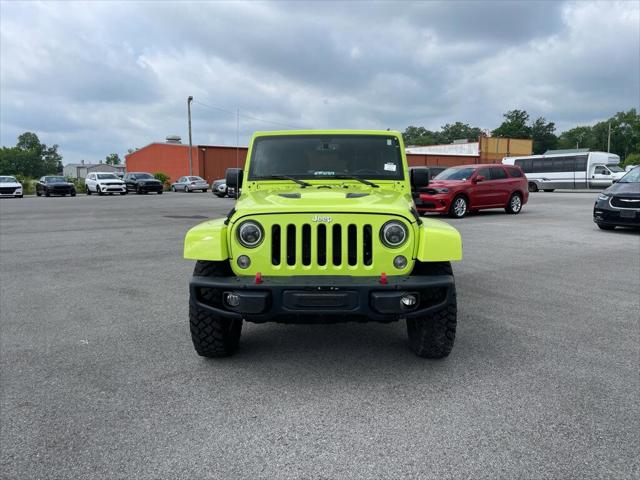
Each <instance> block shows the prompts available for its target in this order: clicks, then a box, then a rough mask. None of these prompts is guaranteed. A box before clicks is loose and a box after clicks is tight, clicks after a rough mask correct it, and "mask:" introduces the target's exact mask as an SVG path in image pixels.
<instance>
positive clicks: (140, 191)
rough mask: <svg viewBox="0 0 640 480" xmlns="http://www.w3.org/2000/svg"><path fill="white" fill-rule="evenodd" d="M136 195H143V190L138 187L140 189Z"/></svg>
mask: <svg viewBox="0 0 640 480" xmlns="http://www.w3.org/2000/svg"><path fill="white" fill-rule="evenodd" d="M136 193H137V194H138V195H142V194H143V193H144V192H143V191H142V189H141V188H140V187H138V188H137V189H136Z"/></svg>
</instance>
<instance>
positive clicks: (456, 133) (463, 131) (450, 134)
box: [440, 122, 482, 143]
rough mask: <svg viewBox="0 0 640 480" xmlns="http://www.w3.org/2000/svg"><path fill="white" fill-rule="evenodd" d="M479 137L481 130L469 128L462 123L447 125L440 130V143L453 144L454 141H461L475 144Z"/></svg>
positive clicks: (466, 124)
mask: <svg viewBox="0 0 640 480" xmlns="http://www.w3.org/2000/svg"><path fill="white" fill-rule="evenodd" d="M480 135H482V129H480V128H478V127H471V126H469V124H468V123H462V122H455V123H454V124H450V123H447V124H446V125H443V126H442V127H441V129H440V137H441V140H442V143H453V141H454V140H462V139H465V140H469V141H473V142H475V141H477V140H478V137H480Z"/></svg>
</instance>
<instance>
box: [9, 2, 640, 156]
mask: <svg viewBox="0 0 640 480" xmlns="http://www.w3.org/2000/svg"><path fill="white" fill-rule="evenodd" d="M0 14H1V15H0V22H1V23H0V26H1V27H2V28H1V29H0V30H1V38H0V66H1V67H2V68H1V69H0V70H1V73H0V93H1V95H0V124H1V125H0V126H1V129H0V130H1V132H0V133H1V135H0V139H1V141H2V144H3V145H12V144H14V143H15V137H16V136H17V135H18V134H19V133H21V132H23V131H25V130H32V131H36V132H37V133H38V134H39V135H40V136H41V138H42V139H43V141H45V142H47V143H59V144H60V145H61V151H62V153H63V154H64V156H65V161H66V162H72V161H77V160H79V159H80V158H85V159H88V160H96V159H99V158H103V157H104V156H105V155H106V154H107V153H111V152H119V153H121V154H123V153H125V151H126V149H127V148H129V147H135V146H138V147H139V146H143V145H145V144H147V143H149V142H151V141H155V140H161V139H162V138H163V137H164V136H165V135H167V134H171V133H177V134H180V135H182V136H183V138H186V97H187V96H188V95H193V96H194V97H195V99H196V103H194V106H193V118H194V141H195V142H196V143H214V144H217V143H219V144H227V145H230V144H233V143H235V139H236V119H235V116H234V115H233V114H229V113H225V112H223V111H220V110H219V109H216V108H210V107H208V106H207V105H209V106H213V107H222V108H223V109H225V110H229V111H235V110H236V108H239V109H240V112H241V114H242V115H243V116H242V117H241V122H240V139H241V142H242V143H246V141H247V139H248V136H249V135H250V133H251V132H252V131H254V130H258V129H259V130H265V129H279V128H283V127H282V126H283V125H290V126H292V127H303V128H328V127H335V128H388V127H389V128H394V129H404V128H405V127H406V126H407V125H409V124H418V125H424V126H427V127H429V128H438V127H439V126H440V125H442V124H444V123H448V122H454V121H457V120H461V121H465V122H469V123H472V124H474V125H478V126H480V127H483V128H492V127H495V126H496V125H497V124H499V122H500V121H501V114H502V113H503V112H505V111H506V110H509V109H512V108H523V109H526V110H528V111H529V112H530V114H531V115H532V116H539V115H542V116H545V117H546V118H547V119H548V120H552V121H556V122H557V124H558V127H559V128H570V127H572V126H575V125H577V124H581V123H589V122H592V121H594V120H599V119H603V118H606V117H608V116H609V115H611V114H612V113H615V112H616V111H619V110H623V109H628V108H631V107H638V106H639V104H640V98H639V95H640V94H639V93H638V92H639V90H640V73H639V70H640V63H639V60H638V58H639V56H640V45H639V43H640V42H639V36H640V30H639V26H638V25H639V24H640V8H639V7H638V3H637V2H620V3H611V2H609V3H594V2H577V3H572V2H446V3H436V2H393V3H387V2H373V3H369V2H357V1H354V2H305V3H303V2H277V3H235V2H229V3H220V2H211V3H201V2H198V3H177V2H176V3H169V2H158V3H151V2H140V3H114V2H104V3H99V2H91V3H61V4H60V3H16V2H12V3H8V2H2V3H0ZM248 117H252V118H248ZM256 118H258V119H261V120H256ZM262 120H267V121H262ZM270 122H272V123H270Z"/></svg>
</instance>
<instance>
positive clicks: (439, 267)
mask: <svg viewBox="0 0 640 480" xmlns="http://www.w3.org/2000/svg"><path fill="white" fill-rule="evenodd" d="M413 274H414V275H453V270H452V269H451V263H449V262H434V263H420V264H417V265H416V268H414V272H413ZM455 288H456V287H455V285H454V286H453V292H452V295H451V299H450V301H449V302H448V304H447V305H446V306H445V307H444V308H442V309H441V310H439V311H437V312H434V313H431V314H429V315H426V316H424V317H422V318H408V319H407V335H408V337H409V347H410V348H411V350H413V352H414V353H415V354H416V355H418V356H419V357H423V358H445V357H447V356H448V355H449V353H451V349H452V348H453V344H454V341H455V339H456V326H457V313H458V310H457V305H456V289H455Z"/></svg>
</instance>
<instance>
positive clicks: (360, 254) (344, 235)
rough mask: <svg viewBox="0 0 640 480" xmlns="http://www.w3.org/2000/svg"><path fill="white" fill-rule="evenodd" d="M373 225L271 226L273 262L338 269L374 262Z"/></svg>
mask: <svg viewBox="0 0 640 480" xmlns="http://www.w3.org/2000/svg"><path fill="white" fill-rule="evenodd" d="M373 230H374V229H373V227H372V226H371V225H364V226H362V227H359V226H358V225H355V224H349V225H341V224H334V225H326V224H324V223H320V224H317V225H316V224H308V223H305V224H303V225H302V226H299V227H298V226H296V225H293V224H290V225H286V226H284V225H272V226H271V235H270V237H271V238H270V241H271V264H272V265H274V266H280V265H282V264H283V263H286V265H289V266H291V267H295V266H298V267H300V266H303V267H309V266H313V265H317V266H321V267H327V266H334V267H339V268H344V267H347V266H349V267H355V266H357V265H364V266H371V265H373V250H374V241H375V237H374V231H373Z"/></svg>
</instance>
